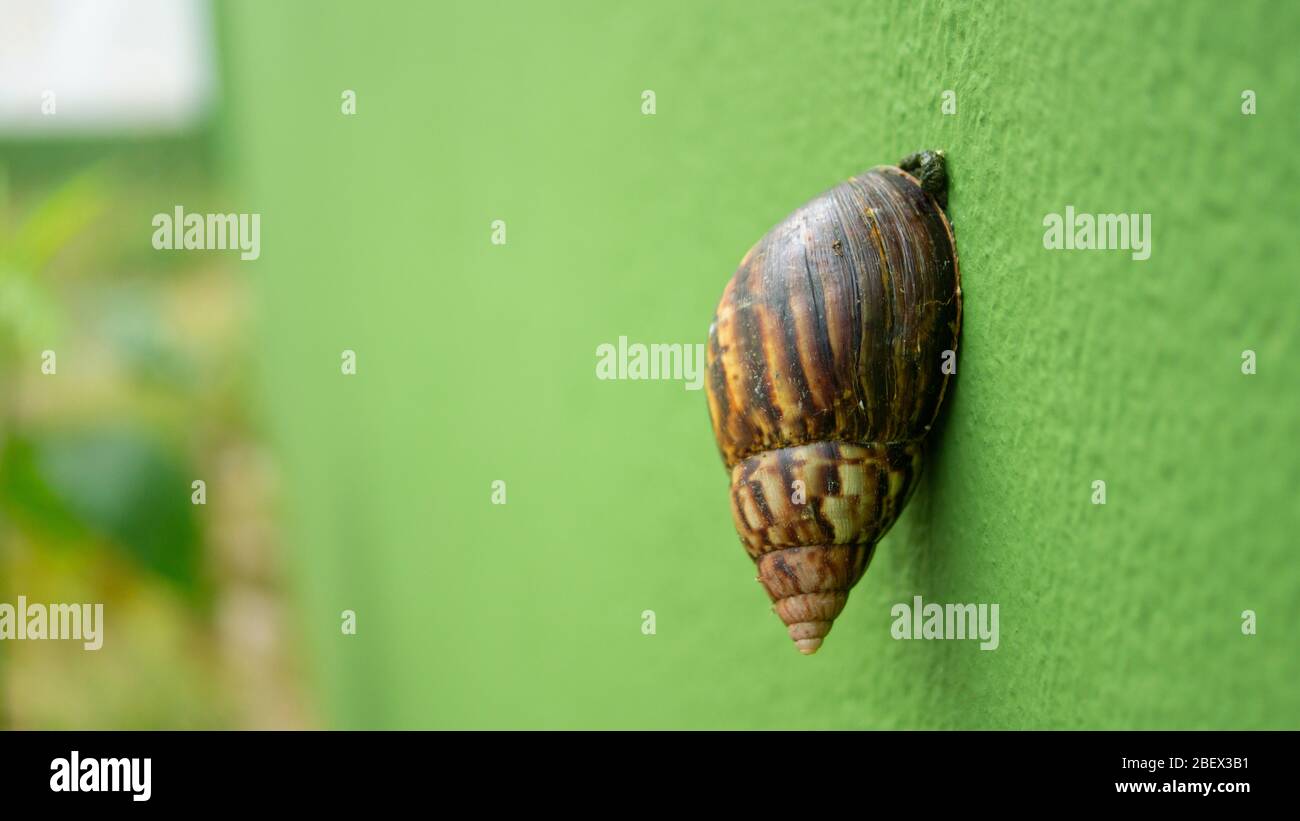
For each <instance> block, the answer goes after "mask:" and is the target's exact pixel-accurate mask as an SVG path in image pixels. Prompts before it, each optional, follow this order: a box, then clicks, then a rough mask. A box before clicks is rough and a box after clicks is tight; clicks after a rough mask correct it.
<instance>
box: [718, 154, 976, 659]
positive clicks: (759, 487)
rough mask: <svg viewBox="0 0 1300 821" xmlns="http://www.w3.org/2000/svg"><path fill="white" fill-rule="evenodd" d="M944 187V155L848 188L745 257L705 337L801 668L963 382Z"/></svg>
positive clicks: (731, 445)
mask: <svg viewBox="0 0 1300 821" xmlns="http://www.w3.org/2000/svg"><path fill="white" fill-rule="evenodd" d="M947 187H948V179H947V170H946V165H945V158H944V154H943V152H942V151H922V152H918V153H916V154H912V155H909V156H908V157H906V158H905V159H903V160H902V161H901V162H900V163H899V164H898V166H897V167H895V166H877V167H875V168H872V169H871V170H870V171H867V172H866V173H864V174H861V175H859V176H856V177H852V178H850V179H849V180H848V181H846V182H843V183H840V184H839V185H837V186H835V187H834V188H832V189H830V190H829V191H827V192H825V193H824V194H822V195H821V196H819V197H817V198H816V199H813V200H812V201H810V202H808V203H807V204H805V205H803V206H802V207H800V208H799V209H797V210H796V211H794V213H792V214H790V216H788V217H786V218H785V220H783V221H782V222H781V223H780V224H778V225H777V226H776V227H774V228H773V229H772V230H771V231H769V232H768V233H767V234H766V236H764V237H763V238H762V239H760V240H759V241H758V243H757V244H756V245H755V246H754V247H753V248H751V249H750V250H749V252H748V253H747V254H745V257H744V259H742V260H741V262H740V267H739V269H738V270H737V271H736V273H735V275H733V276H732V278H731V280H730V281H729V282H728V283H727V286H726V288H725V289H724V291H723V293H722V299H721V301H720V302H719V303H718V308H717V311H716V312H715V314H714V317H713V323H712V325H711V326H710V327H709V342H708V346H707V350H708V352H707V365H706V367H707V377H706V379H705V387H706V393H707V395H708V402H709V415H710V418H711V420H712V423H713V433H714V436H715V437H716V439H717V442H718V449H719V451H720V452H721V454H722V460H723V462H724V463H725V464H726V467H727V469H728V470H729V471H730V473H731V507H732V517H733V519H734V520H735V525H736V531H737V533H738V534H739V535H740V541H741V543H742V544H743V545H744V547H745V550H746V552H747V553H748V554H749V556H750V558H751V559H753V561H754V563H755V565H756V566H757V569H758V581H759V582H761V583H762V585H763V587H764V589H765V590H766V591H767V594H768V597H769V598H770V599H771V600H772V604H773V610H775V611H776V613H777V615H779V616H780V617H781V620H782V621H783V622H785V624H786V626H787V629H788V631H789V634H790V638H791V639H793V640H794V642H795V645H796V647H797V648H798V650H799V651H800V652H801V653H804V654H811V653H815V652H816V651H817V649H818V648H819V647H820V646H821V644H822V640H823V639H824V638H825V637H826V634H827V633H829V632H830V629H831V625H832V623H833V622H834V620H835V618H836V616H838V615H839V614H840V611H841V610H843V609H844V604H845V602H846V601H847V600H848V594H849V590H850V589H851V588H852V587H853V586H854V585H855V584H857V582H858V580H859V579H861V578H862V575H863V573H865V572H866V569H867V565H868V564H869V563H870V561H871V558H872V555H873V554H874V552H875V548H876V543H877V542H879V541H880V539H881V538H882V537H883V536H884V535H885V533H886V532H887V531H888V530H889V528H890V527H891V526H892V525H893V524H894V522H895V521H896V520H897V519H898V516H899V514H900V513H901V512H902V510H903V507H904V505H905V504H906V503H907V500H908V499H909V498H910V496H911V494H912V491H913V490H914V489H915V488H916V484H917V480H918V478H919V476H920V471H921V458H922V442H923V441H924V439H925V437H926V434H927V433H928V432H929V430H930V427H931V425H932V424H933V422H934V419H935V417H936V415H937V414H938V412H939V408H940V406H941V404H942V402H943V397H944V393H945V391H946V389H947V385H948V378H949V376H950V372H953V371H955V368H954V367H951V363H953V362H955V356H956V353H955V352H956V348H957V336H958V333H959V330H960V326H961V287H960V279H959V274H958V269H957V249H956V246H955V244H954V242H953V235H952V228H951V226H950V225H949V223H948V217H947V214H946V213H945V208H946V207H947ZM945 361H947V362H948V363H949V366H948V367H945Z"/></svg>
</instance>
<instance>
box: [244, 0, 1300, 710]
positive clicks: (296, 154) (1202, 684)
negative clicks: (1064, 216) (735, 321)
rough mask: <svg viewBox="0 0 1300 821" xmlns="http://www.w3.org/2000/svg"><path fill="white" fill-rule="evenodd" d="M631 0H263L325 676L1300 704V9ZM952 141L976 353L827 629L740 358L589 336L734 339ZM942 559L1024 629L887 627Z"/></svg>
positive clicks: (1063, 704)
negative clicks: (1102, 217)
mask: <svg viewBox="0 0 1300 821" xmlns="http://www.w3.org/2000/svg"><path fill="white" fill-rule="evenodd" d="M616 5H619V4H612V3H599V2H591V3H580V4H578V3H564V4H556V5H551V4H541V3H522V2H519V3H472V4H471V3H463V4H455V5H454V6H453V5H450V4H440V6H439V7H423V6H421V7H420V8H419V9H417V8H416V6H415V4H393V5H392V6H388V7H384V8H367V7H363V6H360V5H356V6H354V7H346V6H342V5H329V4H326V5H324V6H318V4H316V3H310V4H304V3H299V4H291V3H255V2H240V3H236V4H234V5H232V6H228V7H226V15H225V16H226V19H225V20H224V28H225V31H226V34H227V36H228V40H229V41H228V43H227V45H226V48H225V54H226V57H227V58H228V59H229V60H230V61H231V65H230V66H229V68H228V69H227V73H228V75H229V77H230V80H231V83H232V85H231V86H230V87H229V88H228V89H227V94H228V97H227V99H226V101H225V104H226V106H227V110H228V111H229V113H230V115H231V120H230V122H229V133H230V139H231V143H230V145H231V153H230V157H231V159H232V160H233V168H234V169H235V170H236V172H237V173H238V175H239V177H240V179H241V180H242V181H243V186H244V188H243V190H244V191H245V193H246V196H247V201H246V202H245V203H244V206H243V207H244V210H251V211H259V212H261V213H262V215H263V218H262V229H263V233H262V257H261V259H260V260H259V261H257V262H256V263H246V264H245V266H246V267H245V270H246V271H247V272H248V276H249V277H251V278H252V279H253V280H255V281H256V284H257V287H258V289H259V294H260V297H261V303H260V305H259V316H260V324H259V329H258V331H259V333H260V343H259V344H260V350H261V352H262V354H261V363H262V370H263V378H262V382H263V385H264V386H265V391H264V399H265V401H264V409H265V412H266V419H267V420H268V425H269V429H270V431H271V433H272V434H273V436H274V441H275V443H276V448H277V451H278V454H279V456H280V460H281V469H282V479H283V505H284V513H285V522H286V532H287V535H288V536H289V538H290V540H291V544H292V547H293V549H294V567H295V569H296V571H297V578H298V594H299V601H300V603H301V624H302V627H303V630H304V634H305V636H306V640H307V644H306V648H305V649H306V652H307V653H308V654H309V657H310V658H311V660H312V663H313V665H314V668H313V669H314V670H315V672H316V680H317V682H318V684H319V686H320V692H321V694H322V702H323V704H324V706H325V708H326V715H327V717H328V721H329V722H331V723H332V724H335V725H338V726H343V727H725V728H751V727H790V728H794V727H817V728H831V727H844V728H898V727H938V728H952V727H1007V728H1014V727H1060V728H1111V727H1114V728H1123V727H1143V728H1146V727H1173V728H1189V727H1300V688H1298V687H1297V686H1296V681H1297V679H1298V678H1300V652H1297V647H1300V641H1297V635H1296V630H1297V626H1300V579H1298V576H1297V573H1296V563H1295V555H1296V554H1295V538H1296V533H1297V525H1298V524H1300V522H1297V505H1296V488H1297V487H1300V461H1298V460H1297V457H1296V454H1295V451H1294V446H1295V444H1296V442H1297V440H1298V439H1300V424H1298V423H1297V417H1296V405H1297V402H1296V400H1297V398H1300V392H1298V391H1297V389H1296V387H1295V385H1296V379H1297V374H1296V369H1295V364H1294V363H1295V362H1296V351H1297V343H1298V342H1300V327H1298V319H1297V317H1300V312H1298V311H1297V307H1298V306H1297V299H1296V288H1295V284H1296V269H1297V261H1298V257H1300V255H1298V254H1297V251H1296V241H1295V228H1294V215H1295V213H1296V208H1297V193H1296V192H1297V183H1298V182H1300V173H1298V171H1300V162H1298V161H1297V159H1296V155H1295V152H1294V146H1293V143H1294V137H1295V135H1296V128H1295V123H1296V122H1297V120H1296V111H1295V107H1294V102H1295V100H1296V98H1297V93H1298V92H1300V70H1297V69H1298V68H1300V67H1298V66H1297V62H1298V61H1297V58H1296V56H1295V50H1294V44H1293V42H1292V39H1293V34H1294V32H1295V31H1296V30H1297V26H1298V24H1300V12H1298V11H1297V9H1296V8H1295V6H1293V5H1289V4H1276V5H1275V6H1273V7H1267V6H1265V5H1263V4H1257V3H1233V4H1223V3H1212V2H1202V3H1173V2H1169V3H1115V4H1098V3H1091V2H1088V3H1084V2H1071V3H1045V2H1043V3H1039V2H1028V0H1024V1H1023V2H1006V3H988V4H973V3H965V2H933V1H932V2H913V1H910V0H909V1H908V2H901V1H900V2H889V3H880V4H869V3H847V2H845V3H813V2H799V3H790V2H752V1H751V0H746V1H745V2H740V1H739V0H738V1H737V2H727V3H711V2H707V3H706V2H699V1H698V0H682V1H681V2H661V1H659V0H656V2H640V3H636V4H631V5H628V6H627V7H625V8H616V7H615V6H616ZM343 89H354V90H356V92H357V100H358V103H357V108H358V110H357V114H356V115H355V116H353V117H346V116H343V115H341V113H340V95H341V92H342V90H343ZM644 89H652V90H654V91H655V92H656V94H657V113H656V114H655V115H654V116H643V115H642V114H641V92H642V91H643V90H644ZM945 89H952V90H954V91H955V92H956V95H957V105H958V111H957V114H956V115H955V116H945V115H943V114H942V113H941V111H940V103H941V94H942V92H943V91H944V90H945ZM1243 89H1252V90H1254V91H1255V92H1256V93H1257V95H1258V113H1257V114H1256V115H1254V116H1244V115H1243V114H1242V112H1241V93H1242V91H1243ZM922 147H942V148H944V149H946V150H947V152H948V156H949V159H950V169H951V173H952V177H953V184H952V196H951V207H950V213H951V217H952V220H953V223H954V226H955V230H956V233H957V241H958V249H959V253H960V256H961V263H962V274H963V277H962V280H963V281H962V284H963V291H964V294H965V323H964V327H963V333H962V341H961V360H960V366H959V374H958V379H957V382H956V386H955V391H954V392H953V393H952V394H951V397H950V398H951V403H950V407H949V409H948V413H947V417H946V420H945V424H944V425H943V426H942V428H941V429H940V430H939V431H938V432H937V435H936V436H935V437H934V440H933V446H934V450H933V453H932V457H931V459H930V460H929V464H928V467H927V474H926V476H925V478H924V479H923V480H922V485H921V488H920V490H919V491H918V492H917V495H916V497H915V498H914V499H913V500H912V503H911V505H910V506H909V508H908V510H907V511H906V513H905V514H904V516H903V518H902V520H901V521H900V523H899V524H898V526H897V527H896V528H895V529H894V531H893V532H892V533H891V534H890V535H889V536H888V537H887V538H886V539H885V541H884V542H883V543H882V545H881V547H880V549H879V551H878V553H877V557H876V559H875V562H874V564H873V566H872V567H871V569H870V571H869V572H868V574H867V576H866V577H865V579H864V580H863V581H862V583H860V584H859V586H858V587H857V589H856V590H855V591H854V593H853V595H852V597H851V598H850V601H849V604H848V607H847V608H846V610H845V611H844V613H843V615H841V616H840V618H839V620H838V622H837V623H836V626H835V630H834V632H833V633H832V634H831V635H830V637H829V638H828V640H827V643H826V646H825V647H824V648H823V650H822V651H821V652H820V653H819V654H818V655H816V656H813V657H808V658H805V657H801V656H800V655H799V654H797V653H796V652H795V651H794V649H793V647H792V646H791V643H790V641H789V639H788V638H787V637H786V635H785V632H784V629H783V627H782V625H781V624H780V622H779V620H778V619H777V618H776V616H774V615H773V614H772V613H770V612H769V606H768V602H767V600H766V598H765V596H764V595H763V593H762V591H761V589H760V588H759V587H758V585H756V584H754V582H753V580H752V579H753V569H752V566H751V565H750V563H749V560H748V559H747V558H746V557H745V555H744V553H743V551H742V549H741V548H740V546H739V544H738V543H737V540H736V536H735V534H734V532H733V529H732V524H731V519H730V512H729V509H728V493H727V476H726V473H725V471H724V469H723V467H722V465H721V462H720V460H719V458H718V454H717V450H716V447H715V445H714V442H713V438H712V434H711V431H710V428H709V421H708V413H707V409H706V403H705V398H704V394H703V392H693V391H686V390H683V387H682V385H681V384H680V383H675V382H651V381H643V382H630V381H624V382H602V381H598V380H597V379H596V378H595V372H594V366H595V349H596V346H597V345H599V344H601V343H604V342H615V341H616V340H617V338H618V337H619V336H620V335H623V336H628V337H629V338H631V339H632V340H633V341H642V342H702V341H703V340H704V337H705V332H706V330H707V327H708V324H709V320H710V317H711V315H712V312H713V308H714V306H715V305H716V302H717V299H718V297H719V295H720V294H721V291H722V287H723V285H724V284H725V282H726V281H727V279H728V277H730V275H731V273H732V272H733V271H734V269H735V266H736V264H737V262H738V261H739V260H740V258H741V256H742V255H743V254H744V252H745V251H746V249H748V247H749V246H750V245H751V244H752V243H753V242H754V241H755V240H757V239H758V238H759V237H760V236H761V235H762V234H763V233H764V232H765V231H766V230H767V229H768V228H769V227H770V226H771V225H772V224H773V223H775V222H776V221H777V220H779V219H780V218H781V217H783V216H784V215H785V214H786V213H787V212H789V211H790V210H791V209H793V208H794V207H795V206H797V205H799V204H800V203H801V202H803V201H804V200H806V199H808V198H810V197H811V196H813V195H815V194H817V193H819V192H820V191H822V190H823V189H825V188H827V187H829V186H831V185H833V184H835V183H836V182H837V181H839V180H841V179H843V178H845V177H846V176H848V175H850V174H853V173H855V172H859V171H861V170H863V169H865V168H867V167H870V166H872V165H875V164H878V163H882V162H892V161H895V160H896V159H897V158H899V157H900V156H901V155H902V154H904V153H906V152H908V151H912V150H914V149H917V148H922ZM1066 205H1073V206H1075V208H1076V209H1078V210H1080V211H1088V212H1139V213H1150V214H1151V215H1152V220H1153V243H1152V254H1151V258H1150V259H1149V260H1146V261H1134V260H1132V259H1131V257H1130V255H1129V254H1128V253H1125V252H1121V251H1111V252H1104V251H1093V252H1068V251H1048V250H1045V249H1044V247H1043V242H1042V235H1043V227H1042V220H1043V217H1044V215H1045V214H1048V213H1050V212H1061V211H1062V210H1063V209H1064V207H1065V206H1066ZM495 219H503V220H505V221H506V222H507V226H508V228H507V230H508V235H507V236H508V242H507V244H506V245H505V246H494V245H493V244H491V242H490V241H489V240H490V234H491V228H490V224H491V222H492V221H493V220H495ZM345 348H349V349H353V350H355V351H356V352H357V355H358V374H357V375H356V376H352V377H345V376H342V375H341V374H340V366H339V363H340V352H341V351H342V350H343V349H345ZM1247 348H1250V349H1253V350H1255V351H1256V352H1257V355H1258V373H1257V374H1256V375H1254V376H1246V375H1243V374H1242V373H1241V354H1242V351H1243V349H1247ZM497 479H502V480H505V481H506V482H507V483H508V484H507V487H508V503H507V504H506V505H493V504H491V503H490V495H491V483H492V481H493V480H497ZM1095 479H1102V480H1104V481H1105V482H1106V483H1107V504H1106V505H1105V506H1098V505H1093V504H1091V501H1090V497H1091V495H1092V488H1091V484H1092V482H1093V480H1095ZM914 595H921V596H923V597H924V598H925V599H926V600H927V601H938V602H996V603H999V605H1000V616H1001V619H1000V626H1001V646H1000V647H999V649H997V650H996V651H994V652H981V651H980V650H979V649H978V647H977V646H976V645H975V644H974V643H972V642H960V641H951V642H933V641H932V642H924V641H895V640H893V639H891V637H890V632H889V627H890V622H891V619H890V615H889V611H890V607H891V606H892V605H893V604H894V603H895V602H899V601H910V600H911V597H912V596H914ZM345 608H351V609H354V610H356V612H357V615H358V634H357V635H356V636H343V635H341V631H340V627H339V625H340V616H339V614H340V611H342V610H343V609H345ZM645 609H653V610H655V611H656V613H657V628H658V632H657V634H656V635H653V636H645V635H642V632H641V629H640V628H641V612H642V611H643V610H645ZM1246 609H1253V610H1255V611H1256V613H1257V615H1258V634H1257V635H1255V636H1244V635H1243V634H1242V630H1241V617H1240V614H1241V612H1242V611H1243V610H1246Z"/></svg>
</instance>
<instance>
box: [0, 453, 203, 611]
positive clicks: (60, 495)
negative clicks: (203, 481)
mask: <svg viewBox="0 0 1300 821" xmlns="http://www.w3.org/2000/svg"><path fill="white" fill-rule="evenodd" d="M191 481H192V478H191V477H190V474H189V473H188V472H187V471H186V470H185V469H184V466H183V464H182V463H181V461H180V460H179V459H177V458H176V457H175V456H174V455H173V454H172V453H171V452H169V451H168V449H167V448H165V447H164V446H163V445H162V444H161V443H160V442H159V441H158V440H157V439H156V438H154V437H152V436H150V435H148V434H147V433H144V432H142V431H138V430H135V429H131V428H104V429H97V430H90V431H76V432H45V433H41V434H37V435H33V436H15V437H13V438H11V439H10V440H9V442H8V444H7V446H6V448H5V454H4V464H3V466H0V496H2V497H3V498H4V500H5V504H6V506H8V507H9V508H11V510H12V511H13V513H14V514H15V515H16V516H22V517H23V518H24V519H25V520H27V521H28V522H29V523H31V524H34V525H36V526H40V527H44V528H46V529H47V530H49V531H52V532H54V533H56V534H60V535H68V534H71V533H76V532H78V531H86V532H89V533H93V534H95V535H98V536H101V537H104V538H106V539H108V540H110V541H111V542H113V543H114V544H115V545H117V546H119V547H120V548H122V550H123V551H124V552H125V553H126V555H128V556H129V557H130V558H131V559H132V560H133V561H135V562H136V563H138V564H139V565H140V566H141V567H143V568H145V569H147V570H149V571H151V572H154V573H157V574H159V575H160V576H162V577H163V578H165V579H167V580H169V581H170V582H172V583H174V584H176V585H177V586H178V587H180V588H182V589H183V590H185V591H186V592H189V593H194V592H196V591H197V590H198V587H199V573H200V567H201V561H200V558H201V557H200V552H201V546H200V540H199V530H198V525H197V522H196V521H195V516H194V510H193V506H192V505H191V504H190V482H191Z"/></svg>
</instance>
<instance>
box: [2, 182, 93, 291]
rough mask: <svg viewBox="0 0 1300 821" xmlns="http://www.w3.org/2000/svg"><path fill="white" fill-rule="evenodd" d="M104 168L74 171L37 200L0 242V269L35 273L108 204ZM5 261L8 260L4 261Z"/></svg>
mask: <svg viewBox="0 0 1300 821" xmlns="http://www.w3.org/2000/svg"><path fill="white" fill-rule="evenodd" d="M108 191H109V185H108V180H107V175H106V173H105V171H104V170H103V168H101V167H93V168H91V169H89V170H86V171H82V172H80V173H78V174H74V175H72V176H71V177H69V178H68V179H67V180H65V181H64V182H63V183H62V184H61V185H58V186H56V187H55V188H54V189H53V190H52V191H50V193H49V194H47V195H46V196H45V198H44V199H42V200H41V201H40V202H38V203H37V204H36V206H35V207H33V208H32V209H31V210H30V211H29V212H28V214H27V218H26V219H25V220H23V222H22V224H21V226H19V227H18V228H17V229H16V230H13V231H11V232H8V234H7V235H6V236H4V237H3V239H4V242H3V243H0V269H3V268H9V269H11V271H12V272H13V273H19V274H26V275H28V276H34V275H36V274H39V273H40V272H41V271H42V270H44V269H45V266H46V265H48V264H49V262H50V260H51V259H52V258H53V257H54V255H55V254H56V253H58V252H59V251H60V250H61V249H62V248H64V247H65V246H66V245H67V244H68V243H69V241H71V240H72V238H73V237H75V236H76V235H77V234H78V233H80V232H81V231H83V230H85V228H86V226H88V225H89V224H90V223H91V222H92V221H94V220H95V218H96V217H98V216H99V214H100V213H101V212H103V210H104V208H105V207H106V206H107V205H108V199H109V197H108ZM6 263H7V264H6Z"/></svg>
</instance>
